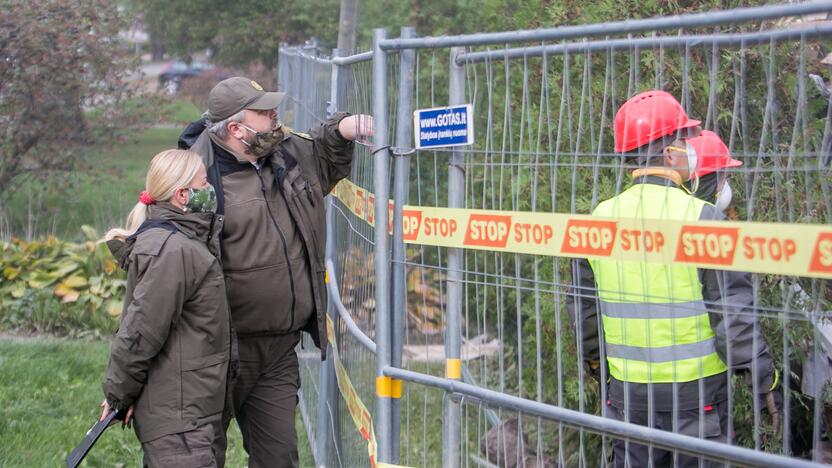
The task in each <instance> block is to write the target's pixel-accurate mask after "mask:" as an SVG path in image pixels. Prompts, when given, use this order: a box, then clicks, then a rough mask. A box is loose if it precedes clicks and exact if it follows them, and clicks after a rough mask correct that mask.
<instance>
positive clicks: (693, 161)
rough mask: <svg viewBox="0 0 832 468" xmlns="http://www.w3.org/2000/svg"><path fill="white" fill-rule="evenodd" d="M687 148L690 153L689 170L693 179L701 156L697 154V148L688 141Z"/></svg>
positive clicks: (688, 153)
mask: <svg viewBox="0 0 832 468" xmlns="http://www.w3.org/2000/svg"><path fill="white" fill-rule="evenodd" d="M685 150H687V155H688V171H690V178H691V179H693V174H694V173H695V172H696V164H697V163H698V161H699V156H698V155H697V154H696V150H695V149H693V146H691V145H690V144H688V143H685Z"/></svg>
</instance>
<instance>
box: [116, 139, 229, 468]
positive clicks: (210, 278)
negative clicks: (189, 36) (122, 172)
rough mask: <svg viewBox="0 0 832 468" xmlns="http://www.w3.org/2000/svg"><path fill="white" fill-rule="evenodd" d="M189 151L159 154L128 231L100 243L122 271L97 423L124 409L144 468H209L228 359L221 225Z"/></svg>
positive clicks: (211, 192) (213, 199)
mask: <svg viewBox="0 0 832 468" xmlns="http://www.w3.org/2000/svg"><path fill="white" fill-rule="evenodd" d="M216 200H217V199H216V194H215V193H214V190H213V187H212V186H211V185H210V184H209V183H208V181H207V178H206V173H205V166H204V165H203V164H202V160H201V159H200V157H199V156H198V155H197V154H196V153H192V152H190V151H182V150H168V151H163V152H161V153H159V154H157V155H156V156H155V157H154V158H153V160H152V161H151V162H150V167H149V168H148V171H147V181H146V183H145V191H144V192H142V193H141V195H140V196H139V203H138V204H137V205H136V206H135V207H134V208H133V210H132V211H131V212H130V215H129V216H128V217H127V227H126V228H125V229H112V230H111V231H109V232H108V233H107V236H106V240H107V243H108V246H109V247H110V250H111V251H112V252H113V255H114V256H115V257H116V258H117V259H118V261H119V263H120V265H121V267H122V268H124V269H125V270H126V271H127V292H126V295H125V298H124V308H123V309H122V314H121V320H120V322H119V328H118V332H117V333H116V335H115V337H114V338H113V341H112V345H111V348H110V361H109V364H108V366H107V376H106V379H105V381H104V385H103V387H104V395H105V400H104V402H103V403H102V407H103V408H104V411H103V412H102V415H101V418H102V419H104V417H105V416H106V415H107V414H108V413H109V412H110V411H114V410H127V414H126V418H125V424H128V423H130V422H131V420H132V422H134V423H135V430H136V435H137V436H138V438H139V441H140V442H141V444H142V450H143V452H144V466H150V467H157V466H159V467H179V466H182V467H185V466H187V467H197V466H198V467H205V466H216V460H215V458H214V455H213V453H212V450H211V444H212V442H213V439H214V433H215V431H214V427H213V425H214V424H215V423H218V422H219V421H220V418H221V416H222V411H223V406H224V403H225V391H226V380H227V379H226V376H227V371H228V365H229V360H230V359H229V358H230V352H231V336H230V323H229V315H228V305H227V302H226V297H225V283H224V280H223V273H222V267H221V265H220V262H219V260H218V259H219V255H220V252H219V235H218V233H219V232H220V230H221V229H222V218H221V217H220V216H218V215H216V214H215V211H216Z"/></svg>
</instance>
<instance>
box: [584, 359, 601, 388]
mask: <svg viewBox="0 0 832 468" xmlns="http://www.w3.org/2000/svg"><path fill="white" fill-rule="evenodd" d="M584 370H585V371H586V373H587V374H589V376H590V377H592V378H593V379H594V380H595V381H596V382H598V383H599V384H600V383H601V363H600V362H598V361H584Z"/></svg>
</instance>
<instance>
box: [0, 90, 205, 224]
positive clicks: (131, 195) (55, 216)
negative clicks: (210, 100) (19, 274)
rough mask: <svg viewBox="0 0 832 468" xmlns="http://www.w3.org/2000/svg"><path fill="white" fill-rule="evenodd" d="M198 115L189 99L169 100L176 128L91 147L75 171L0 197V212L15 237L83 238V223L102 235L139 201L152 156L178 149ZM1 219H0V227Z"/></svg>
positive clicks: (168, 118)
mask: <svg viewBox="0 0 832 468" xmlns="http://www.w3.org/2000/svg"><path fill="white" fill-rule="evenodd" d="M200 114H201V112H200V111H199V109H197V108H196V106H194V105H193V104H192V103H190V102H188V101H183V100H174V101H171V102H170V103H169V104H167V105H166V106H165V108H164V109H163V110H162V111H160V119H163V120H164V122H166V123H168V124H170V125H172V126H173V127H174V128H151V129H148V130H144V131H141V132H137V133H136V134H135V135H133V136H131V137H130V138H127V139H126V141H122V142H114V143H112V144H109V145H107V146H102V147H89V148H88V149H87V150H86V152H85V154H83V160H82V164H81V166H80V167H79V168H78V169H77V170H75V171H73V172H71V173H54V174H49V175H46V176H43V177H39V178H38V180H34V181H27V182H26V183H24V184H21V186H20V187H19V188H18V190H17V191H16V192H15V193H12V194H6V196H7V199H6V200H0V216H5V218H6V219H7V220H8V224H9V225H10V226H11V230H12V234H13V235H17V236H23V237H26V236H31V237H42V236H46V235H50V234H52V235H55V236H57V237H60V238H62V239H66V240H79V239H81V238H82V235H81V230H80V226H81V225H83V224H88V225H91V226H93V227H95V228H96V230H97V231H98V232H99V234H103V232H104V231H105V230H107V229H109V228H111V227H113V226H115V225H120V224H121V223H123V222H124V219H125V218H126V217H127V213H128V212H129V211H130V209H131V208H132V206H133V205H134V204H135V203H136V201H137V199H138V196H139V192H141V190H142V189H143V188H144V179H145V171H146V170H147V164H148V162H150V159H151V158H152V157H153V156H154V155H155V154H156V153H158V152H159V151H162V150H164V149H170V148H176V144H177V140H178V138H179V133H180V132H181V129H182V128H184V127H185V125H186V124H187V123H188V122H191V121H193V120H196V119H198V118H199V117H200ZM179 127H181V128H179ZM3 224H4V223H3V222H2V219H0V228H2V226H3ZM2 234H4V233H3V232H0V235H2ZM6 234H7V233H6Z"/></svg>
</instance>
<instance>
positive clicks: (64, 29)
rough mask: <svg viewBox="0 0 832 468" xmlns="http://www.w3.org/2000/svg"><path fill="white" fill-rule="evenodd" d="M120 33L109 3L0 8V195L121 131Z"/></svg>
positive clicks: (125, 108)
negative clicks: (85, 147)
mask: <svg viewBox="0 0 832 468" xmlns="http://www.w3.org/2000/svg"><path fill="white" fill-rule="evenodd" d="M121 29H126V23H125V21H124V20H123V18H122V17H121V16H120V14H119V12H118V11H117V8H116V6H114V5H113V4H112V2H110V1H108V0H0V57H2V60H0V194H2V193H4V192H5V191H6V190H8V189H9V188H10V187H11V186H12V185H13V183H14V182H16V181H20V180H21V179H20V178H21V177H23V176H26V175H39V174H44V173H45V172H46V171H55V170H68V169H70V168H72V167H73V166H74V165H75V163H76V162H77V161H78V152H77V151H76V150H77V149H78V147H79V146H81V145H84V144H89V143H93V142H96V141H99V139H100V138H101V137H102V136H103V135H107V136H110V135H111V134H112V132H114V131H118V129H120V128H121V129H123V128H125V127H126V126H128V124H129V123H130V118H129V115H134V114H133V113H132V112H131V111H132V110H135V108H136V106H135V105H133V106H130V105H128V104H129V101H128V100H129V98H130V97H131V92H130V90H129V88H128V86H127V85H126V84H125V77H126V75H127V74H128V73H129V72H130V71H132V70H133V68H134V63H133V62H131V60H130V59H128V58H127V57H129V56H130V55H131V53H130V51H129V50H128V49H127V48H125V47H122V46H121V45H120V44H119V42H118V40H117V35H118V31H119V30H121Z"/></svg>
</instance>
